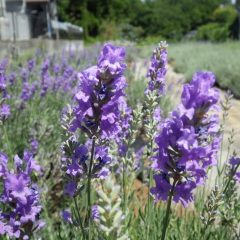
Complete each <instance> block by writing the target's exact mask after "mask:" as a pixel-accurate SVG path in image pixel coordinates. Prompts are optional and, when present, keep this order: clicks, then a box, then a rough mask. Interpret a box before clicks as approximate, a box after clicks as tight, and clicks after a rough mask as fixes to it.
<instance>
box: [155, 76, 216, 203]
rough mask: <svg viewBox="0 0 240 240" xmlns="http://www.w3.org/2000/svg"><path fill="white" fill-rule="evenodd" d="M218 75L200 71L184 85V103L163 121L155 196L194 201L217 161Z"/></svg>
mask: <svg viewBox="0 0 240 240" xmlns="http://www.w3.org/2000/svg"><path fill="white" fill-rule="evenodd" d="M214 83H215V77H214V75H213V74H212V73H210V72H198V73H196V74H195V75H194V77H193V79H192V81H191V83H190V84H186V85H185V86H184V89H183V93H182V97H181V104H180V106H179V107H178V109H177V110H176V111H174V112H173V113H172V116H171V117H170V118H169V119H167V120H166V121H165V122H164V123H163V124H162V130H161V132H160V134H159V136H158V137H157V138H156V143H157V149H156V155H155V157H154V163H153V169H154V170H155V171H156V174H155V176H154V179H155V182H156V187H154V188H152V190H151V192H152V194H153V195H154V196H155V200H156V201H157V200H160V199H161V200H167V198H168V196H169V194H170V192H171V194H173V200H174V201H175V202H181V203H182V204H183V205H184V206H186V205H187V204H188V202H190V201H192V191H193V189H195V188H196V186H198V185H200V184H203V182H204V179H205V178H206V172H207V169H208V167H209V166H212V165H213V164H215V163H216V153H217V150H218V147H219V142H220V138H219V137H218V132H219V124H218V116H217V115H215V114H213V110H214V109H216V104H217V102H218V99H219V93H218V91H217V90H215V89H214V88H213V85H214Z"/></svg>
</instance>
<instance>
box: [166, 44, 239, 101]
mask: <svg viewBox="0 0 240 240" xmlns="http://www.w3.org/2000/svg"><path fill="white" fill-rule="evenodd" d="M169 58H170V60H172V65H173V66H174V68H175V70H176V71H177V72H180V73H183V74H185V76H186V78H187V80H190V79H191V77H192V75H193V73H194V72H196V71H199V70H208V71H212V72H214V73H215V75H216V79H217V85H218V86H219V87H221V88H223V89H229V90H230V91H231V92H232V93H233V94H234V96H235V97H237V98H240V70H239V66H240V42H237V41H236V42H225V43H218V44H216V43H214V44H213V43H201V42H182V43H173V44H170V46H169Z"/></svg>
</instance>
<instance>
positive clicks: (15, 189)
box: [0, 153, 43, 239]
mask: <svg viewBox="0 0 240 240" xmlns="http://www.w3.org/2000/svg"><path fill="white" fill-rule="evenodd" d="M31 156H32V155H31V154H29V153H28V154H27V153H24V157H23V159H20V158H19V157H18V156H15V158H14V162H15V171H13V170H9V169H8V166H7V162H8V158H7V156H6V155H5V154H3V153H0V179H1V181H2V182H3V192H2V193H1V196H0V202H1V205H4V206H5V207H4V208H3V209H4V210H3V212H0V235H8V236H9V238H21V239H29V237H30V236H31V235H32V232H33V231H35V230H36V229H40V228H41V227H43V224H42V222H40V221H39V219H38V218H39V214H40V212H41V209H42V207H41V205H40V204H39V199H40V197H39V192H38V190H37V186H36V185H35V184H33V183H32V180H31V173H32V172H33V171H39V169H40V167H39V165H37V164H36V162H35V160H34V159H33V158H32V157H31Z"/></svg>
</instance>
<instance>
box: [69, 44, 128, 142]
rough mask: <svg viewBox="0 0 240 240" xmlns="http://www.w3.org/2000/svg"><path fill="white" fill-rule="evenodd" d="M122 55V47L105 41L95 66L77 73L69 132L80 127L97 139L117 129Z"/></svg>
mask: <svg viewBox="0 0 240 240" xmlns="http://www.w3.org/2000/svg"><path fill="white" fill-rule="evenodd" d="M124 57H125V51H124V48H121V47H116V46H113V45H111V44H105V45H104V46H103V49H102V51H101V53H100V57H99V59H98V64H97V66H93V67H91V68H88V69H87V70H85V71H83V72H82V73H80V74H79V80H80V87H79V91H78V93H77V94H76V95H75V99H76V101H77V103H78V105H77V106H76V107H75V109H74V115H75V119H74V121H73V122H72V127H71V130H72V131H75V130H76V129H77V128H80V129H82V130H83V131H84V132H86V133H87V134H88V135H89V136H90V137H91V136H93V135H95V136H100V137H101V138H114V137H115V136H117V134H118V133H119V132H120V131H121V127H120V124H119V119H120V116H121V111H120V110H121V109H120V107H121V102H122V100H121V97H122V96H124V95H125V92H124V90H125V87H126V80H125V78H124V76H123V71H124V69H125V67H126V65H125V64H124V63H123V61H124Z"/></svg>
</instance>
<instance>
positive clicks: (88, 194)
mask: <svg viewBox="0 0 240 240" xmlns="http://www.w3.org/2000/svg"><path fill="white" fill-rule="evenodd" d="M95 141H96V137H95V136H93V138H92V148H91V158H90V164H89V169H88V183H87V202H88V240H91V206H92V203H91V177H92V176H91V175H92V166H93V157H94V149H95Z"/></svg>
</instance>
